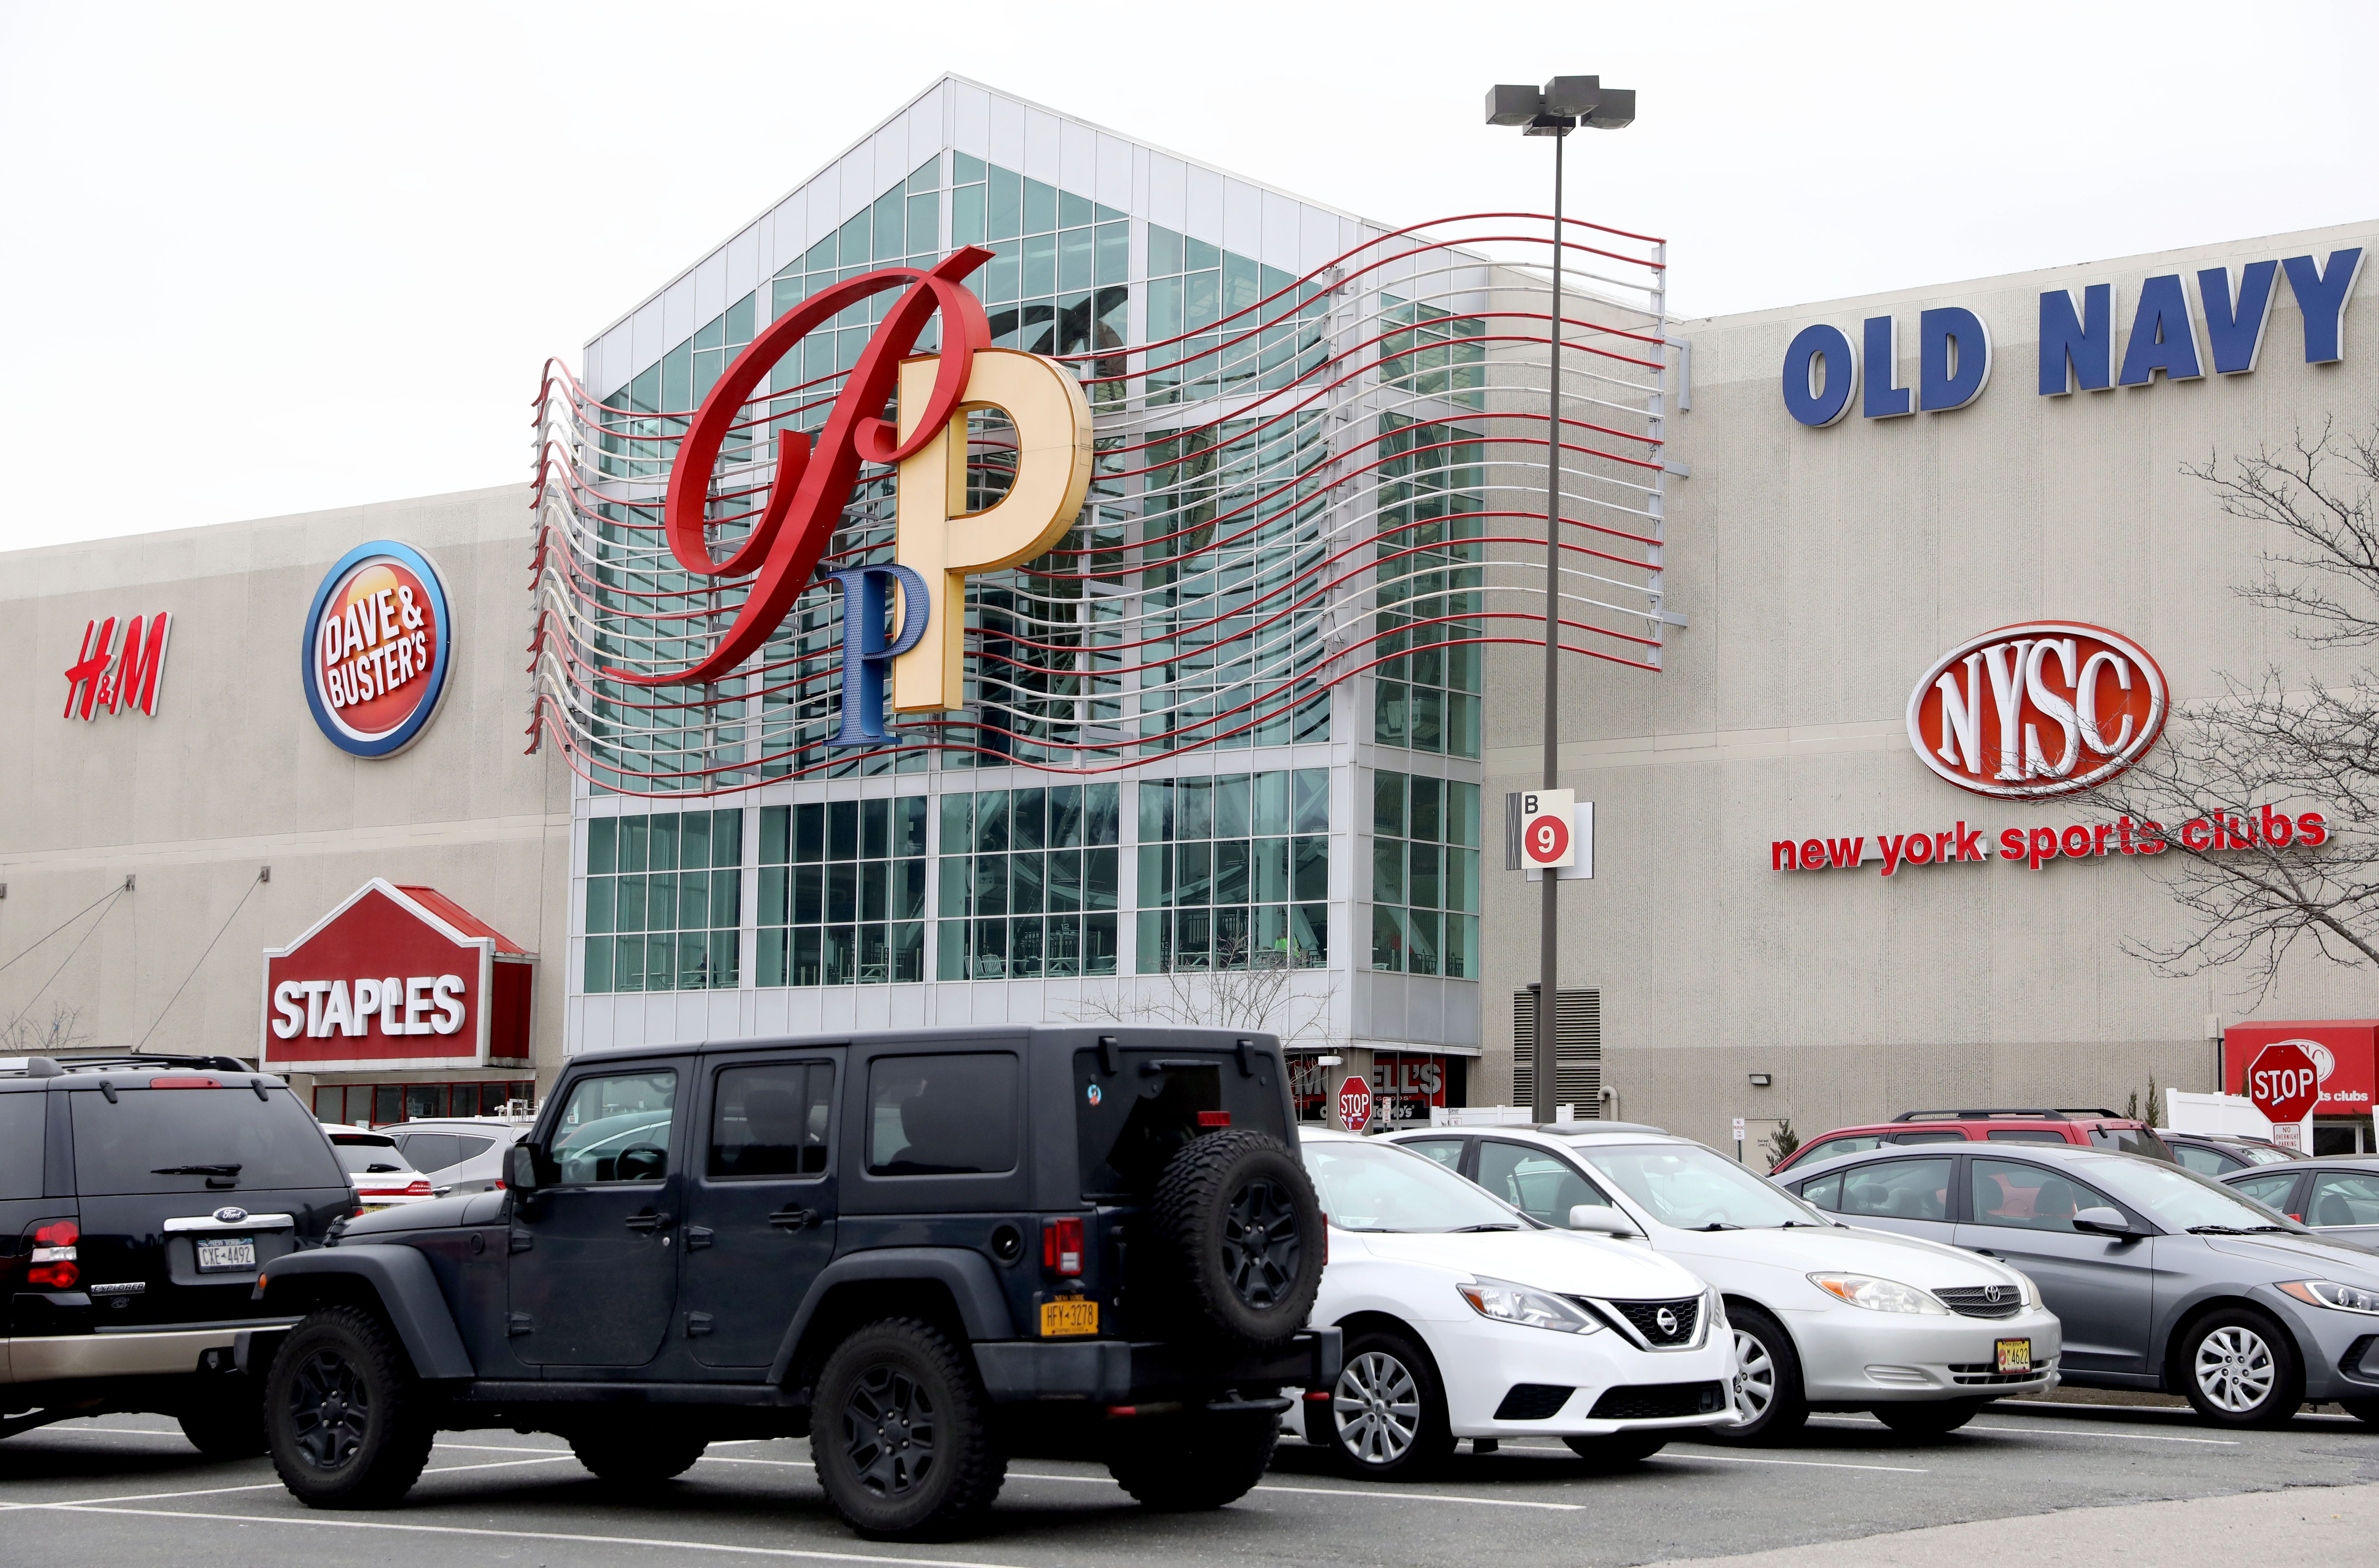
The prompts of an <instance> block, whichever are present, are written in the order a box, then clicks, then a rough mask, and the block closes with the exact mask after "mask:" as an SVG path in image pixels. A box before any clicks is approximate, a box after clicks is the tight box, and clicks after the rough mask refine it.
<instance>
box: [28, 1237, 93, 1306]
mask: <svg viewBox="0 0 2379 1568" xmlns="http://www.w3.org/2000/svg"><path fill="white" fill-rule="evenodd" d="M81 1239H82V1227H81V1226H80V1225H78V1224H75V1223H74V1221H72V1220H41V1221H37V1222H35V1224H34V1225H33V1255H32V1256H31V1258H30V1259H29V1260H27V1261H28V1262H30V1264H31V1265H32V1266H31V1267H30V1268H29V1269H27V1270H26V1271H25V1283H26V1284H27V1285H48V1286H50V1287H51V1288H52V1289H54V1290H72V1289H73V1288H74V1287H75V1285H76V1283H77V1282H78V1281H79V1280H80V1279H81V1278H82V1264H81V1263H80V1262H79V1261H78V1260H77V1256H76V1252H75V1244H76V1243H77V1242H78V1241H80V1240H81Z"/></svg>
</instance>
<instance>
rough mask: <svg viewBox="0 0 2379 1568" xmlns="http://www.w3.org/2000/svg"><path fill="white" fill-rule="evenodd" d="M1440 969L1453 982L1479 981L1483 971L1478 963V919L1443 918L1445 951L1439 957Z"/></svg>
mask: <svg viewBox="0 0 2379 1568" xmlns="http://www.w3.org/2000/svg"><path fill="white" fill-rule="evenodd" d="M1441 968H1442V969H1443V971H1444V973H1445V974H1446V975H1447V977H1448V978H1450V979H1454V980H1479V979H1482V978H1484V973H1485V971H1483V969H1482V968H1481V966H1480V965H1479V917H1478V916H1476V915H1454V914H1450V915H1447V916H1446V917H1445V951H1444V953H1443V955H1442V956H1441Z"/></svg>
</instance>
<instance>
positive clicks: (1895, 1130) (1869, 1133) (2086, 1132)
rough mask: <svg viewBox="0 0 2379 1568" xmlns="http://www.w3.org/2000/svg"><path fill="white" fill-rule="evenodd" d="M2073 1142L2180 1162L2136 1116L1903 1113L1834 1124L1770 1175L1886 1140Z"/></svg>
mask: <svg viewBox="0 0 2379 1568" xmlns="http://www.w3.org/2000/svg"><path fill="white" fill-rule="evenodd" d="M1969 1141H1972V1142H1978V1143H1979V1142H1992V1143H2078V1144H2081V1145H2083V1146H2084V1147H2087V1148H2095V1149H2114V1150H2118V1151H2120V1152H2123V1153H2126V1154H2145V1155H2147V1156H2148V1157H2149V1158H2150V1159H2156V1160H2171V1161H2173V1162H2174V1163H2175V1164H2178V1163H2179V1161H2178V1159H2177V1158H2176V1157H2175V1155H2174V1154H2173V1152H2172V1151H2171V1150H2170V1149H2169V1148H2168V1147H2166V1145H2165V1141H2164V1140H2163V1139H2161V1138H2158V1137H2157V1136H2156V1129H2155V1128H2152V1127H2150V1126H2148V1124H2147V1123H2145V1122H2144V1121H2141V1120H2140V1119H2139V1118H2137V1117H2136V1116H2118V1115H2116V1114H2115V1113H2114V1112H2112V1111H2110V1110H2107V1108H2106V1107H2104V1106H2099V1107H2096V1108H2095V1109H2087V1110H2083V1109H2062V1110H2009V1109H2004V1108H1995V1109H1990V1110H1977V1111H1902V1113H1901V1114H1900V1115H1898V1116H1894V1117H1892V1118H1891V1120H1890V1121H1888V1122H1878V1123H1876V1124H1874V1125H1872V1126H1868V1127H1838V1128H1835V1129H1834V1130H1833V1131H1831V1132H1829V1133H1827V1134H1825V1135H1824V1136H1822V1137H1819V1138H1813V1139H1811V1140H1809V1141H1807V1142H1806V1143H1804V1144H1802V1145H1801V1147H1799V1148H1798V1149H1795V1150H1793V1152H1791V1153H1790V1154H1787V1155H1786V1156H1784V1158H1782V1159H1781V1160H1779V1161H1777V1162H1776V1165H1775V1168H1774V1170H1772V1171H1770V1172H1769V1174H1770V1175H1771V1176H1772V1175H1775V1174H1777V1173H1778V1172H1781V1171H1786V1170H1789V1169H1791V1168H1792V1167H1793V1166H1794V1165H1812V1164H1817V1162H1818V1161H1820V1160H1830V1159H1832V1158H1834V1157H1835V1156H1836V1155H1838V1154H1858V1153H1864V1152H1866V1151H1867V1150H1869V1149H1880V1148H1882V1147H1883V1146H1884V1145H1885V1144H1887V1143H1965V1142H1969Z"/></svg>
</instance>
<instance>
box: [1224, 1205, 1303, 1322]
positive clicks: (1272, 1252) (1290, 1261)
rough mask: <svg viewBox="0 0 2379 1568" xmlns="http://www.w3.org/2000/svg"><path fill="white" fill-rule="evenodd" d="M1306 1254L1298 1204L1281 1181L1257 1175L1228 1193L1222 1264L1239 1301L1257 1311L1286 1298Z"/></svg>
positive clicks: (1294, 1283)
mask: <svg viewBox="0 0 2379 1568" xmlns="http://www.w3.org/2000/svg"><path fill="white" fill-rule="evenodd" d="M1304 1254H1305V1240H1304V1237H1303V1236H1299V1235H1298V1225H1297V1208H1296V1205H1295V1204H1293V1203H1292V1202H1290V1201H1289V1197H1288V1194H1287V1193H1286V1191H1285V1190H1283V1188H1281V1185H1280V1183H1278V1182H1276V1181H1274V1180H1273V1179H1272V1178H1270V1177H1269V1176H1259V1177H1257V1178H1256V1179H1255V1180H1253V1181H1250V1182H1249V1183H1248V1184H1247V1185H1246V1186H1244V1187H1242V1188H1239V1189H1238V1191H1237V1192H1234V1193H1233V1194H1231V1201H1230V1206H1229V1207H1228V1208H1227V1209H1226V1210H1225V1212H1224V1214H1223V1263H1224V1266H1225V1268H1226V1270H1227V1272H1229V1275H1230V1281H1231V1293H1232V1294H1233V1295H1234V1296H1237V1297H1238V1298H1239V1300H1240V1301H1241V1302H1242V1303H1243V1304H1245V1305H1246V1306H1248V1307H1249V1308H1250V1309H1254V1310H1256V1311H1259V1312H1261V1311H1264V1310H1267V1309H1271V1308H1274V1307H1277V1306H1278V1305H1280V1304H1281V1303H1282V1302H1283V1301H1286V1299H1288V1297H1289V1296H1290V1294H1291V1293H1292V1292H1293V1291H1294V1290H1295V1289H1296V1287H1297V1272H1298V1263H1299V1262H1300V1261H1301V1260H1303V1258H1304Z"/></svg>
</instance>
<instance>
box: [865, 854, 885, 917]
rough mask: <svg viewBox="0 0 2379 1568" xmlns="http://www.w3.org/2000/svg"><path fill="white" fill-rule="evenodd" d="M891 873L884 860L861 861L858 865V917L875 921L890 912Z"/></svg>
mask: <svg viewBox="0 0 2379 1568" xmlns="http://www.w3.org/2000/svg"><path fill="white" fill-rule="evenodd" d="M891 899H892V874H891V866H890V864H889V863H888V862H885V861H863V862H860V866H859V918H860V919H862V920H865V921H877V920H885V919H888V918H889V916H890V914H891Z"/></svg>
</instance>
